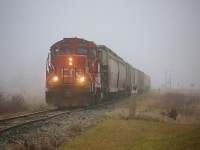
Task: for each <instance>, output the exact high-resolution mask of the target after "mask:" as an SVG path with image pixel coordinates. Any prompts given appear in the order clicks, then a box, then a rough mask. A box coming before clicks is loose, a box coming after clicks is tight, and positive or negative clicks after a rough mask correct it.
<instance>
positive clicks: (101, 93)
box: [45, 38, 151, 106]
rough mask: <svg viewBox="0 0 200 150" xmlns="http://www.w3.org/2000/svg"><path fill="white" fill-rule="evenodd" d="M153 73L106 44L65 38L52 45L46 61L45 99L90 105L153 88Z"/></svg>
mask: <svg viewBox="0 0 200 150" xmlns="http://www.w3.org/2000/svg"><path fill="white" fill-rule="evenodd" d="M150 83H151V81H150V77H149V76H147V75H146V74H145V73H144V72H142V71H140V70H138V69H135V68H133V67H132V66H131V65H130V64H128V63H127V62H126V61H124V60H123V59H122V58H121V57H119V56H118V55H117V54H116V53H115V52H113V51H112V50H110V49H109V48H108V47H106V46H104V45H97V44H95V43H94V42H91V41H87V40H85V39H80V38H64V39H63V40H61V41H58V42H56V43H55V44H53V45H52V46H51V48H50V53H49V55H48V58H47V63H46V93H45V97H46V102H47V103H48V104H52V105H56V106H87V105H92V104H95V103H99V102H103V101H107V100H109V99H110V98H112V97H116V98H117V97H124V96H129V95H130V94H131V93H132V92H138V93H143V92H145V91H147V90H149V89H150Z"/></svg>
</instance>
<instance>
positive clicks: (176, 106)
mask: <svg viewBox="0 0 200 150" xmlns="http://www.w3.org/2000/svg"><path fill="white" fill-rule="evenodd" d="M199 106H200V97H199V96H196V95H189V94H183V93H177V92H171V93H162V94H160V93H155V92H150V93H148V94H145V95H142V96H140V97H138V99H137V110H136V115H137V117H139V118H143V119H144V118H145V119H153V120H159V121H164V122H174V123H183V124H199V123H200V108H199Z"/></svg>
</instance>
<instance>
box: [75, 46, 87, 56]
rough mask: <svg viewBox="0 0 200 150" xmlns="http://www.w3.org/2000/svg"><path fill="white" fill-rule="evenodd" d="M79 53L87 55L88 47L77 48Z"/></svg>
mask: <svg viewBox="0 0 200 150" xmlns="http://www.w3.org/2000/svg"><path fill="white" fill-rule="evenodd" d="M76 54H77V55H87V49H86V48H78V49H77V50H76Z"/></svg>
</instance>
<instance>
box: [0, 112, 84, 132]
mask: <svg viewBox="0 0 200 150" xmlns="http://www.w3.org/2000/svg"><path fill="white" fill-rule="evenodd" d="M83 109H84V108H77V109H73V110H59V109H52V110H46V111H40V112H35V113H30V114H26V115H20V116H15V117H11V118H6V119H1V120H0V135H1V134H3V133H5V132H7V131H10V130H12V129H15V128H18V127H22V126H25V125H28V124H33V123H36V122H42V121H45V120H48V119H51V118H54V117H58V116H61V115H64V114H70V113H72V112H75V111H80V110H83Z"/></svg>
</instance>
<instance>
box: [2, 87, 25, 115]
mask: <svg viewBox="0 0 200 150" xmlns="http://www.w3.org/2000/svg"><path fill="white" fill-rule="evenodd" d="M26 110H28V105H27V104H26V103H25V101H24V98H23V97H22V95H20V94H18V95H17V94H16V95H13V96H6V94H4V93H3V92H2V91H1V92H0V115H2V114H6V113H16V112H20V111H26Z"/></svg>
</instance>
